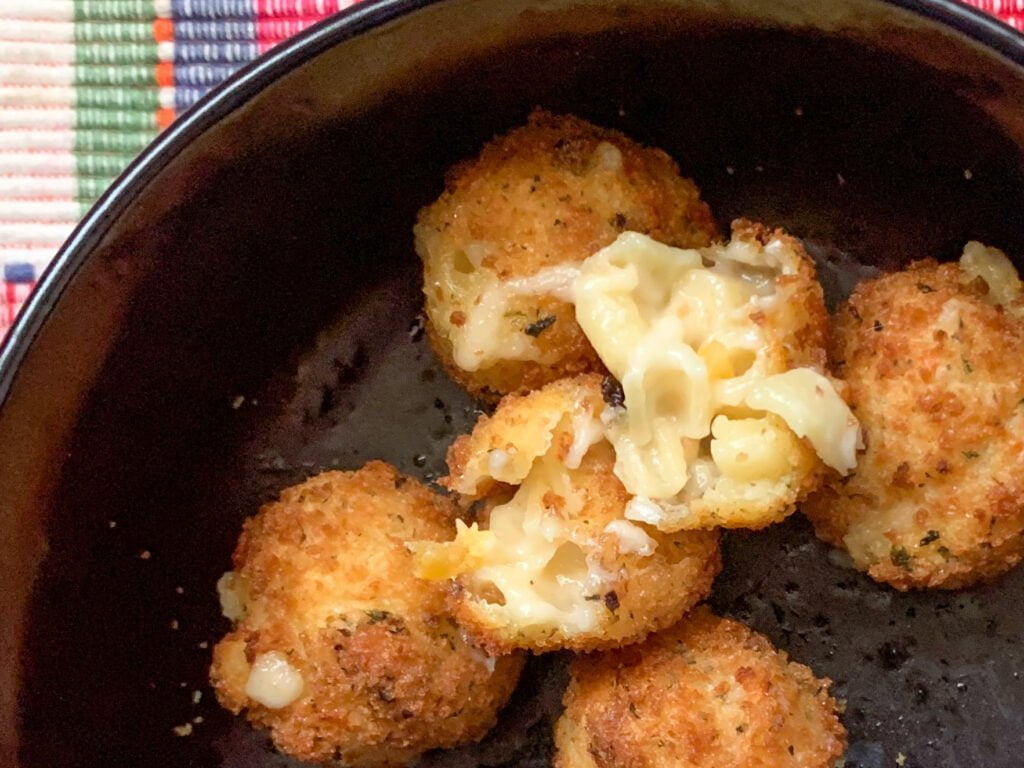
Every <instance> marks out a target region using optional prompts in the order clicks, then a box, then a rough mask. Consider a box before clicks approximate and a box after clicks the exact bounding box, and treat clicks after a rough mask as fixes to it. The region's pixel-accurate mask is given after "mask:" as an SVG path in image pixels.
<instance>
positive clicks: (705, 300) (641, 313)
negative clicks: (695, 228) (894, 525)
mask: <svg viewBox="0 0 1024 768" xmlns="http://www.w3.org/2000/svg"><path fill="white" fill-rule="evenodd" d="M575 304H576V319H577V322H578V323H579V325H580V327H581V328H583V331H584V333H585V334H586V336H587V338H588V339H589V340H590V343H591V344H592V345H593V346H594V349H595V350H596V351H597V353H598V355H599V356H600V358H601V360H602V362H603V363H604V364H605V366H607V368H608V370H609V371H611V373H612V374H614V376H615V377H616V378H617V379H618V380H619V382H621V386H622V390H621V402H620V403H618V404H617V407H616V408H615V411H614V413H613V414H612V416H611V417H610V418H609V419H608V420H607V425H606V434H607V436H608V439H609V440H610V442H611V444H612V445H613V446H614V449H615V456H616V459H615V475H616V477H618V478H619V480H621V481H622V484H623V486H624V488H625V490H626V491H627V492H628V493H629V494H630V495H632V496H633V498H632V499H631V501H630V502H629V504H628V505H627V508H626V511H625V515H626V517H627V518H629V519H630V520H633V521H639V522H643V523H648V524H651V525H654V526H656V527H658V528H659V529H661V530H663V531H677V530H684V529H695V528H709V527H714V526H722V527H727V528H760V527H763V526H765V525H768V524H770V523H773V522H776V521H778V520H781V519H782V518H784V517H786V516H787V515H788V514H789V513H791V512H792V511H793V509H794V508H795V504H796V503H797V502H798V501H799V500H800V499H801V498H803V497H804V496H805V495H806V494H807V493H809V492H810V491H811V490H813V489H814V488H816V487H817V486H818V485H819V484H820V482H821V479H822V476H823V473H824V466H825V465H827V466H828V467H831V468H832V469H833V470H836V471H837V472H839V473H841V474H846V473H847V472H849V471H850V470H851V469H852V468H853V467H854V465H855V463H856V450H857V447H858V445H859V439H860V438H859V434H860V433H859V428H858V424H857V421H856V419H855V418H854V416H853V415H852V413H851V412H850V409H849V408H848V407H847V405H846V403H845V402H844V401H843V398H842V397H841V396H840V395H839V393H838V392H837V391H836V387H835V386H834V384H833V382H832V381H831V380H830V379H829V378H827V377H826V376H825V375H824V373H823V370H824V362H825V350H824V334H825V324H826V312H825V305H824V299H823V295H822V290H821V286H820V284H819V283H818V281H817V278H816V276H815V270H814V265H813V263H812V262H811V260H810V258H809V257H808V256H807V255H806V253H805V252H804V250H803V248H802V246H801V245H800V243H799V241H797V240H795V239H793V238H791V237H789V236H787V235H785V234H784V233H782V232H781V231H774V232H773V231H770V230H768V229H766V228H765V227H763V226H761V225H759V224H754V223H751V222H747V221H742V220H740V221H737V222H734V224H733V231H732V240H731V241H730V242H729V243H726V244H720V245H714V246H711V247H708V248H700V249H691V250H685V249H679V248H672V247H669V246H666V245H663V244H661V243H658V242H655V241H654V240H652V239H651V238H649V237H646V236H645V235H642V234H639V233H635V232H627V233H624V234H622V235H621V236H619V238H618V239H617V240H616V241H615V242H614V243H612V244H611V245H610V246H608V247H606V248H604V249H602V250H601V251H599V252H597V253H596V254H594V255H593V256H591V257H590V258H589V259H587V260H586V261H585V262H584V263H583V266H582V269H581V274H580V276H579V278H577V280H576V282H575Z"/></svg>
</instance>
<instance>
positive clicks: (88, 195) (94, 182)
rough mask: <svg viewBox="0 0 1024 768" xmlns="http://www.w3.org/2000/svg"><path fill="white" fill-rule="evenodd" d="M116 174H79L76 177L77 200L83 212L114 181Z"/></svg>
mask: <svg viewBox="0 0 1024 768" xmlns="http://www.w3.org/2000/svg"><path fill="white" fill-rule="evenodd" d="M115 178H117V177H116V176H80V177H79V179H78V202H79V203H80V204H81V206H82V209H83V213H84V212H85V211H87V210H88V209H89V206H91V205H92V204H93V203H94V202H96V199H97V198H98V197H99V196H100V195H102V194H103V193H104V192H106V191H107V187H109V186H110V185H111V184H113V183H114V179H115Z"/></svg>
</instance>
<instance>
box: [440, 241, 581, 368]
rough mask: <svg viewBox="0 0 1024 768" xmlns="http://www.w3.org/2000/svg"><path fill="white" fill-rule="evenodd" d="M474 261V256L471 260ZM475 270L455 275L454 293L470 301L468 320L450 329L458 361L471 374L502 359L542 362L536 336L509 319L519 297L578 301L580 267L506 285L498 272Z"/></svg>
mask: <svg viewBox="0 0 1024 768" xmlns="http://www.w3.org/2000/svg"><path fill="white" fill-rule="evenodd" d="M467 258H468V257H467ZM469 266H470V267H471V271H470V272H463V273H459V271H458V270H457V269H452V270H450V271H449V280H450V282H451V285H449V286H447V288H448V290H449V291H450V294H451V295H454V296H464V297H467V306H466V307H465V309H464V310H463V315H464V317H463V318H462V320H461V323H460V324H459V325H455V324H451V322H450V318H441V321H442V322H443V324H444V325H446V326H447V325H450V329H449V334H450V337H451V342H452V359H453V360H454V361H455V364H456V365H457V366H459V367H460V368H462V369H463V370H466V371H477V370H479V369H480V368H483V367H486V366H488V365H491V364H493V363H494V362H496V361H498V360H538V359H539V352H538V350H537V345H536V343H535V340H534V338H533V337H532V336H530V335H529V334H527V333H524V332H523V329H522V327H521V325H522V323H521V321H520V322H519V323H514V322H512V320H511V319H510V317H509V312H510V303H511V302H512V300H513V299H514V298H515V297H517V296H551V297H553V298H556V299H560V300H562V301H571V300H572V286H573V283H574V281H575V279H576V277H577V276H578V274H579V269H578V268H577V267H576V266H573V265H571V264H566V265H559V266H554V267H548V268H547V269H542V270H540V271H539V272H537V273H535V274H533V275H530V276H529V277H519V278H514V279H512V280H505V281H502V280H500V279H499V278H498V275H497V274H496V273H494V272H493V271H491V270H489V269H487V268H486V267H483V266H478V265H476V264H472V263H471V264H470V265H469Z"/></svg>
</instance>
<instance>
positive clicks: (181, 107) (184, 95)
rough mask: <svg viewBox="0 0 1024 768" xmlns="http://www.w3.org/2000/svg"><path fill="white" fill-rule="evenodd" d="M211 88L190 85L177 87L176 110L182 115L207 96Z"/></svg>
mask: <svg viewBox="0 0 1024 768" xmlns="http://www.w3.org/2000/svg"><path fill="white" fill-rule="evenodd" d="M209 90H210V89H209V88H196V87H190V86H182V87H180V88H178V87H175V89H174V110H175V111H176V112H177V113H178V114H179V115H180V114H181V113H182V112H184V111H185V110H186V109H188V108H189V107H191V106H192V105H193V104H195V103H196V102H197V101H199V100H200V99H201V98H202V97H203V96H205V95H206V93H207V91H209Z"/></svg>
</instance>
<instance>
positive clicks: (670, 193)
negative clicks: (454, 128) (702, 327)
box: [414, 110, 717, 400]
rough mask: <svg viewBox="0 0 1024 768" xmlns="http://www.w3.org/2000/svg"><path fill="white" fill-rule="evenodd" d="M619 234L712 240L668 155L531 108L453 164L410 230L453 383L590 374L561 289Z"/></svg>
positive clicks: (704, 210)
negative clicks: (522, 120)
mask: <svg viewBox="0 0 1024 768" xmlns="http://www.w3.org/2000/svg"><path fill="white" fill-rule="evenodd" d="M625 230H636V231H639V232H644V233H646V234H648V235H650V236H651V237H653V238H654V239H656V240H658V241H660V242H665V243H669V244H671V245H678V246H683V247H694V246H702V245H707V244H709V243H710V242H711V241H712V239H713V238H714V237H715V236H716V234H717V231H716V228H715V224H714V222H713V220H712V218H711V213H710V211H709V210H708V207H707V205H705V204H704V203H703V202H702V201H701V199H700V195H699V193H698V190H697V187H696V186H695V185H694V184H693V182H692V181H689V180H688V179H685V178H683V177H682V176H680V174H679V168H678V167H677V166H676V164H675V162H673V160H672V159H671V158H670V157H669V156H668V155H667V154H665V153H664V152H662V151H661V150H658V149H653V148H648V147H643V146H641V145H639V144H637V143H636V142H634V141H632V140H630V139H629V138H627V137H626V136H624V135H622V134H621V133H619V132H617V131H611V130H606V129H603V128H599V127H597V126H595V125H592V124H590V123H588V122H586V121H584V120H581V119H579V118H577V117H572V116H569V115H553V114H551V113H548V112H544V111H540V110H538V111H535V112H534V113H533V114H532V115H530V118H529V121H528V122H527V124H526V125H525V126H522V127H520V128H517V129H515V130H513V131H511V132H510V133H508V134H506V135H504V136H499V137H497V138H495V139H494V140H493V141H491V142H490V143H489V144H487V145H486V146H485V147H484V149H483V150H482V151H481V153H480V155H479V157H477V158H476V159H474V160H471V161H468V162H465V163H462V164H460V165H458V166H456V167H455V168H454V169H453V170H452V171H451V173H450V174H449V177H448V180H447V185H446V188H445V191H444V193H443V194H442V195H441V196H440V197H439V198H438V199H437V200H436V201H435V202H434V203H432V204H431V205H429V206H427V207H426V208H424V209H423V210H422V211H420V214H419V219H418V222H417V224H416V226H415V228H414V233H415V238H416V251H417V253H418V254H419V255H420V258H421V259H422V261H423V271H424V272H423V274H424V288H423V290H424V294H425V298H426V320H427V322H426V330H427V337H428V339H429V341H430V343H431V345H432V347H433V349H434V351H435V352H436V353H437V355H438V357H439V359H440V360H441V361H442V362H443V363H444V365H445V367H446V369H447V370H448V372H449V374H450V375H451V376H452V378H454V379H455V380H456V381H458V382H459V383H461V384H462V385H463V386H465V387H466V388H467V389H468V390H469V391H470V392H471V393H472V394H473V395H475V396H478V397H481V398H484V399H493V400H497V399H498V398H499V397H500V396H501V395H503V394H505V393H508V392H526V391H529V390H531V389H536V388H538V387H540V386H542V385H544V384H546V383H548V382H550V381H554V380H555V379H559V378H562V377H564V376H572V375H575V374H578V373H582V372H586V371H593V370H599V369H600V362H599V361H598V359H597V357H596V355H595V354H594V351H593V349H592V348H591V346H590V344H589V343H588V342H587V339H586V337H585V336H584V335H583V333H582V332H581V331H580V328H579V326H578V325H577V324H576V320H575V317H574V315H573V309H572V283H573V280H574V278H575V276H576V273H577V270H578V267H579V264H580V262H582V261H583V260H584V259H585V258H587V257H588V256H590V255H591V254H593V253H594V252H595V251H597V250H598V249H600V248H601V247H603V246H605V245H608V244H609V243H610V242H612V241H613V240H614V239H615V238H616V236H617V235H618V234H619V233H620V232H623V231H625Z"/></svg>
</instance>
